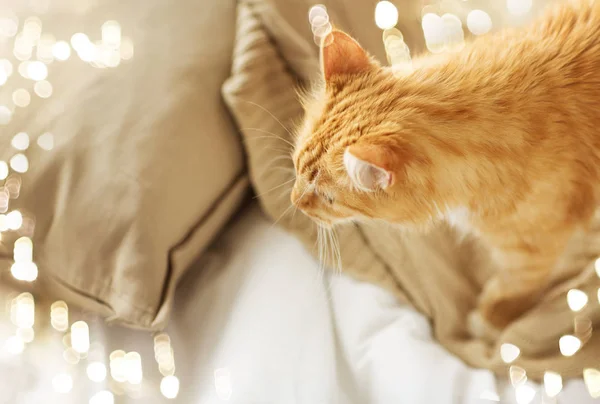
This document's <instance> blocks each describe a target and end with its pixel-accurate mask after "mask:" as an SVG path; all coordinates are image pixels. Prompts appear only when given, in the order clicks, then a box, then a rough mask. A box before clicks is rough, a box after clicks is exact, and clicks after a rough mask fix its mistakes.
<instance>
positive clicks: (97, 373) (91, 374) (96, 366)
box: [86, 362, 106, 383]
mask: <svg viewBox="0 0 600 404" xmlns="http://www.w3.org/2000/svg"><path fill="white" fill-rule="evenodd" d="M86 373H87V376H88V378H89V379H90V380H91V381H93V382H96V383H100V382H103V381H104V379H106V366H104V363H102V362H92V363H90V364H89V365H88V367H87V369H86Z"/></svg>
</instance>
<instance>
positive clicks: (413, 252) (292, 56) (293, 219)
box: [223, 0, 600, 380]
mask: <svg viewBox="0 0 600 404" xmlns="http://www.w3.org/2000/svg"><path fill="white" fill-rule="evenodd" d="M281 4H282V7H281V8H280V13H279V12H278V10H277V8H276V7H275V6H273V5H272V4H270V3H269V2H266V1H261V0H256V1H241V2H240V4H239V6H238V22H237V37H236V48H235V54H234V62H233V71H232V76H231V78H230V79H229V80H228V81H227V82H226V83H225V85H224V87H223V92H224V95H225V99H226V101H227V103H228V105H229V106H230V108H231V110H232V113H233V115H234V116H235V118H236V120H237V123H238V125H239V127H240V130H241V132H242V134H243V136H244V139H245V141H246V151H247V154H248V160H249V167H250V174H251V180H252V183H253V185H254V187H255V188H256V192H257V194H259V195H260V201H261V203H262V206H263V208H264V209H265V211H266V212H267V213H268V214H269V215H270V216H271V217H273V219H274V220H277V222H278V223H279V224H280V225H282V226H284V227H285V228H286V229H288V230H289V231H290V232H292V233H294V234H296V235H297V236H298V237H299V238H300V239H301V240H302V241H303V242H304V243H305V245H306V247H307V248H308V249H310V250H311V251H314V252H315V253H316V251H315V239H316V229H315V226H314V225H313V224H312V223H311V222H310V221H309V220H308V219H307V218H306V217H304V216H303V215H301V214H299V213H297V214H294V213H293V211H292V210H291V209H289V206H290V203H289V190H290V188H291V183H290V182H287V185H282V184H286V181H289V180H290V179H291V178H293V169H292V167H293V166H292V163H291V161H290V160H289V158H288V157H286V156H288V155H289V148H290V147H289V145H288V144H287V143H286V142H287V141H289V140H290V134H289V133H288V131H287V130H286V128H284V125H285V126H286V127H288V128H289V127H292V125H293V122H297V121H298V120H299V119H301V116H302V109H301V107H300V105H299V103H298V101H297V99H296V97H295V93H294V86H295V85H297V84H298V81H297V76H300V77H301V78H303V79H308V78H310V77H314V74H317V73H318V60H317V48H316V46H313V45H312V44H311V41H312V37H311V35H310V31H308V29H307V25H306V20H305V16H306V12H307V10H308V8H309V7H310V5H311V4H310V3H309V2H302V1H297V2H291V3H288V2H285V7H284V6H283V2H282V3H281ZM345 5H347V2H346V3H344V2H339V4H338V3H333V4H332V2H330V3H327V6H328V9H329V12H330V14H331V16H332V19H333V21H334V22H336V23H337V25H338V26H341V27H342V28H345V29H348V30H349V31H350V32H352V33H354V35H356V36H357V37H358V39H359V40H360V41H362V43H363V44H366V46H367V47H368V48H369V49H373V50H374V53H375V54H377V55H379V56H381V44H379V43H378V42H380V41H381V40H380V31H378V30H377V28H376V27H375V26H374V24H373V23H372V21H371V17H370V16H372V7H373V5H372V3H371V2H358V3H354V2H353V8H350V7H344V6H345ZM406 9H408V8H406ZM282 15H285V18H282ZM364 16H369V17H368V18H367V17H364ZM402 16H403V18H404V19H403V20H401V21H400V27H401V29H402V30H403V32H407V33H409V34H407V35H406V37H409V36H410V37H412V38H417V34H418V32H419V31H418V30H419V25H418V15H413V14H411V13H402ZM338 17H339V19H338ZM351 22H353V25H351V26H350V27H348V26H346V25H345V24H349V23H351ZM292 24H295V26H292ZM409 45H413V44H411V43H409ZM371 46H372V47H373V48H371ZM417 46H418V45H413V47H412V49H415V47H417ZM292 71H293V72H294V73H296V75H294V74H293V73H292ZM257 105H260V107H258V106H257ZM279 122H281V124H280V123H279ZM265 133H267V134H270V135H266V136H267V137H265ZM598 229H600V227H596V228H594V230H595V231H596V230H598ZM338 236H339V240H340V243H339V244H340V249H341V252H342V262H343V270H344V272H345V273H346V274H349V275H351V276H353V277H355V278H358V279H361V280H365V281H369V282H373V283H375V284H378V285H381V286H383V287H385V288H387V289H388V290H390V291H392V292H393V293H395V294H396V295H397V296H398V298H399V299H400V300H402V301H406V302H409V303H411V304H412V305H414V307H416V308H417V309H418V310H419V311H421V312H423V313H424V314H426V315H427V316H428V317H429V318H430V319H431V322H432V325H433V328H434V332H435V336H436V337H437V338H438V339H439V341H440V342H441V343H442V344H443V345H444V346H445V347H446V348H448V349H449V350H450V351H451V352H453V353H455V354H456V355H458V356H459V357H461V358H462V359H463V360H465V361H466V362H467V363H469V364H470V365H473V366H476V367H483V368H489V369H491V370H493V371H494V372H496V373H498V374H502V375H506V371H507V369H508V366H507V365H505V364H504V363H503V362H502V360H501V358H500V355H499V350H500V349H499V347H500V344H502V343H504V342H509V343H513V344H515V345H517V346H518V347H519V348H520V349H521V351H522V354H521V356H520V358H519V359H518V360H517V362H515V364H516V365H518V366H522V367H524V368H525V369H526V370H527V372H528V375H529V377H530V378H533V379H538V380H539V379H540V378H541V376H542V375H543V372H544V371H545V370H554V371H558V372H560V373H561V374H562V375H563V376H564V377H566V378H571V377H581V374H582V370H583V368H585V367H594V366H598V364H599V363H600V334H593V336H592V338H591V340H589V341H587V344H585V345H584V347H583V348H582V350H581V351H580V352H578V353H577V354H576V355H575V356H574V357H572V358H567V357H564V356H562V355H561V354H560V353H559V350H558V340H559V338H560V337H561V336H562V335H565V334H572V333H573V324H574V319H575V315H574V314H573V313H572V312H571V311H570V310H569V308H568V306H567V302H566V297H565V294H566V291H567V290H568V289H569V288H573V287H577V288H580V289H582V290H584V291H586V292H587V293H588V295H589V296H590V304H588V306H587V308H586V309H584V311H583V312H582V313H581V314H580V317H579V318H582V319H586V318H590V319H591V320H592V321H594V323H598V321H599V320H600V318H599V313H598V309H597V303H594V300H595V296H596V290H597V288H598V286H599V285H598V279H597V277H596V275H595V274H594V269H593V266H592V265H590V264H589V263H590V262H591V261H592V260H593V258H594V257H595V256H596V254H598V253H600V238H598V236H597V232H596V233H595V235H594V236H593V237H591V236H589V235H588V236H587V237H584V238H583V239H581V240H575V241H574V245H577V244H578V245H579V246H580V247H582V248H581V250H580V251H579V250H578V251H577V255H573V257H572V258H571V259H569V260H567V261H565V264H564V271H562V274H567V275H569V276H570V280H569V282H567V283H563V284H561V285H559V286H556V287H554V288H553V289H552V290H551V291H550V292H549V293H548V294H547V296H546V298H545V301H544V302H543V303H541V304H540V305H539V306H538V307H536V308H535V309H534V310H532V311H531V312H530V313H528V314H527V315H525V316H524V317H522V318H521V319H519V320H518V321H516V322H515V323H514V324H512V325H511V326H510V327H509V328H508V329H506V330H505V332H504V333H503V334H502V335H501V337H500V338H499V339H498V341H497V343H496V344H494V345H493V346H491V345H488V344H487V343H485V342H484V341H482V340H477V339H472V338H470V337H469V336H468V333H467V326H466V318H467V314H468V313H469V312H470V310H472V309H473V308H474V306H475V303H476V299H477V296H478V293H479V290H480V289H481V287H482V285H483V283H484V282H485V280H486V279H487V278H488V277H489V275H490V273H491V271H492V270H493V268H492V266H491V264H490V262H489V260H488V259H487V256H486V254H485V252H484V251H482V250H480V249H479V248H478V246H477V245H476V243H474V242H472V241H469V240H466V241H464V242H462V243H461V242H459V241H458V240H457V238H456V237H455V235H454V234H453V232H452V231H451V230H450V229H448V228H445V227H443V228H439V229H437V230H435V231H433V232H431V233H430V234H415V233H402V232H400V231H398V230H396V229H393V228H390V227H387V226H385V225H370V226H369V225H360V226H355V227H352V226H348V227H344V228H341V229H339V231H338ZM573 251H574V252H576V251H575V249H574V250H573ZM584 266H585V267H586V268H585V271H583V272H582V273H581V274H580V275H573V274H577V273H579V272H581V268H582V267H584Z"/></svg>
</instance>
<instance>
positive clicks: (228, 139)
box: [0, 0, 248, 328]
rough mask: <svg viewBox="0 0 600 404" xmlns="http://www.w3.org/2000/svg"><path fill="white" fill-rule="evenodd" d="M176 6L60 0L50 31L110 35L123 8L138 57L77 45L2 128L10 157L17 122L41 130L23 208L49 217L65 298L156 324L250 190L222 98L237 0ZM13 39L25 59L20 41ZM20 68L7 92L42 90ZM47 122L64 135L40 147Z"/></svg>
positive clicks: (42, 250) (55, 279)
mask: <svg viewBox="0 0 600 404" xmlns="http://www.w3.org/2000/svg"><path fill="white" fill-rule="evenodd" d="M3 3H7V2H6V1H4V2H3ZM10 3H11V5H12V6H14V7H15V8H16V11H17V15H18V16H19V18H20V20H21V22H22V21H23V20H24V19H25V18H26V17H28V16H29V15H30V14H31V11H28V10H27V7H28V5H29V3H31V2H22V1H17V0H13V1H11V2H10ZM38 3H39V2H38ZM41 3H44V2H41ZM176 3H177V4H176V6H175V4H174V3H173V2H172V1H169V0H139V1H117V0H111V1H101V2H79V1H71V0H62V1H56V2H51V4H52V6H51V7H50V10H49V11H48V12H47V13H46V14H44V15H42V22H43V30H44V32H49V33H52V34H53V35H54V36H55V37H56V38H57V39H59V40H60V39H64V40H69V38H70V37H71V35H72V34H74V33H75V32H78V31H83V32H84V33H86V34H87V35H89V37H90V38H91V39H92V40H93V41H96V40H99V39H100V35H101V34H100V27H101V25H102V24H103V23H104V21H106V20H108V19H115V20H117V21H118V22H119V23H120V24H121V26H122V33H123V35H124V36H128V37H130V38H132V39H133V43H134V46H135V48H134V57H133V59H132V60H131V61H125V62H123V63H122V64H121V65H120V66H118V67H117V68H114V69H96V68H93V67H91V66H89V65H88V64H86V63H84V62H82V61H81V60H80V59H79V58H78V57H77V55H76V54H73V55H72V56H71V58H70V59H69V60H68V61H67V62H58V61H55V62H53V63H52V64H50V65H49V72H50V73H49V81H51V83H52V84H53V86H54V94H53V95H52V97H51V98H50V99H48V100H41V99H39V98H38V97H36V96H35V95H34V96H32V102H31V105H30V106H29V107H27V108H23V109H17V110H16V111H15V114H14V116H13V118H12V120H11V121H10V123H8V124H7V125H6V126H4V127H3V128H2V131H1V132H0V144H1V145H2V148H1V149H0V160H7V159H9V158H10V157H11V156H12V155H13V154H14V153H15V150H14V149H12V148H10V147H9V145H10V140H11V138H12V136H13V135H14V134H15V133H17V132H20V131H25V132H27V133H29V134H30V135H31V137H32V146H31V147H30V148H29V150H28V151H27V152H26V154H27V155H28V157H29V159H30V162H31V169H30V171H29V172H28V173H26V174H25V175H23V188H22V193H21V196H20V197H19V199H18V200H15V201H13V203H12V205H11V208H20V209H23V210H24V211H26V212H30V213H32V214H33V215H35V218H36V232H35V238H34V247H35V260H36V262H37V263H38V266H39V268H40V276H41V278H40V281H41V282H42V283H43V284H44V285H45V286H47V287H48V288H49V289H50V292H52V293H54V294H55V295H58V296H59V297H61V298H68V299H69V301H70V302H72V303H76V304H78V305H81V306H83V307H85V308H86V309H89V310H93V311H99V312H101V313H102V314H104V315H105V316H108V317H109V320H114V321H117V322H121V323H125V324H128V325H132V326H136V327H142V328H161V327H162V326H163V325H164V324H165V321H166V320H167V316H168V311H169V308H170V302H171V299H172V295H173V291H174V286H175V284H176V282H177V280H178V279H179V278H180V277H181V276H182V274H183V273H184V271H185V269H186V268H187V266H188V264H190V263H191V261H192V260H193V259H194V258H195V256H197V255H198V254H199V253H200V252H201V251H202V249H203V248H204V247H205V246H206V245H207V243H208V242H209V241H210V240H211V238H212V237H213V236H214V235H215V233H216V232H217V231H218V230H219V229H220V228H221V227H222V225H223V224H224V223H225V221H227V220H228V218H229V217H230V215H231V214H232V213H233V212H234V210H235V209H236V207H237V205H238V204H239V202H240V201H241V200H242V198H243V196H244V195H245V193H246V190H247V188H248V187H247V176H246V174H245V167H244V159H243V152H242V146H241V144H240V141H239V137H238V134H237V132H236V131H235V128H234V127H233V125H232V123H231V119H230V116H229V114H228V112H227V109H226V108H225V107H224V105H223V103H222V99H221V96H220V87H221V85H222V83H223V81H224V80H225V79H226V78H227V75H228V72H229V66H230V63H231V54H232V46H233V39H234V31H235V27H234V23H235V2H234V1H233V0H231V1H228V0H222V1H215V2H210V4H204V3H203V2H198V1H193V0H179V1H177V2H176ZM32 4H33V3H32ZM86 5H88V6H86ZM54 6H56V7H54ZM8 43H10V42H8ZM0 50H1V51H2V52H3V54H2V56H1V57H5V55H4V53H6V56H8V57H10V56H11V55H10V53H11V52H12V47H8V46H7V47H4V48H2V49H0ZM34 55H35V53H34ZM11 60H13V62H14V59H12V58H11ZM16 68H17V65H16V64H15V74H14V75H13V77H11V78H10V79H9V81H8V83H7V84H6V85H5V86H4V87H2V90H1V91H0V98H1V100H0V101H1V102H7V101H9V100H10V98H11V93H12V91H13V90H14V89H15V88H16V87H17V86H23V87H24V88H27V89H28V90H31V89H32V88H33V82H32V81H27V80H24V79H21V78H20V77H19V74H18V73H16ZM46 131H50V132H52V133H53V134H54V136H55V143H56V145H55V148H54V149H53V150H52V151H43V150H41V149H40V148H39V147H38V146H37V145H36V144H35V139H36V138H37V137H38V136H39V135H41V134H42V133H44V132H46ZM0 186H2V183H1V182H0ZM7 237H10V235H8V233H7V234H6V235H5V240H8V238H7ZM10 253H11V252H10V251H5V254H4V259H5V261H4V264H3V265H2V266H3V267H5V266H8V265H9V263H10V258H11V257H12V254H10Z"/></svg>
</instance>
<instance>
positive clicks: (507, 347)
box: [500, 344, 521, 363]
mask: <svg viewBox="0 0 600 404" xmlns="http://www.w3.org/2000/svg"><path fill="white" fill-rule="evenodd" d="M520 354H521V350H520V349H519V348H518V347H517V346H515V345H513V344H502V345H501V346H500V357H501V358H502V361H503V362H504V363H513V362H514V361H515V360H516V359H517V358H518V357H519V355H520Z"/></svg>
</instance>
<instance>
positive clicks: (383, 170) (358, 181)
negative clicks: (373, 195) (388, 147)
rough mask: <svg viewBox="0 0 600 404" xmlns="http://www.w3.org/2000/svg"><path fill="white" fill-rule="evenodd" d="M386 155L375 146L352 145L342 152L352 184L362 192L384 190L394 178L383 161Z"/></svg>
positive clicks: (391, 183)
mask: <svg viewBox="0 0 600 404" xmlns="http://www.w3.org/2000/svg"><path fill="white" fill-rule="evenodd" d="M386 154H387V153H386V152H385V151H384V150H381V149H380V148H379V147H377V146H372V145H370V146H366V147H365V146H359V145H353V146H349V147H348V148H346V151H345V152H344V167H345V168H346V173H347V174H348V177H350V180H351V181H352V184H354V186H355V187H357V188H358V189H360V190H362V191H366V192H373V191H376V190H378V189H383V190H385V189H386V188H388V187H390V186H391V185H393V182H394V176H393V173H392V171H391V170H390V169H389V167H388V164H387V162H386V161H385V155H386Z"/></svg>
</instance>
